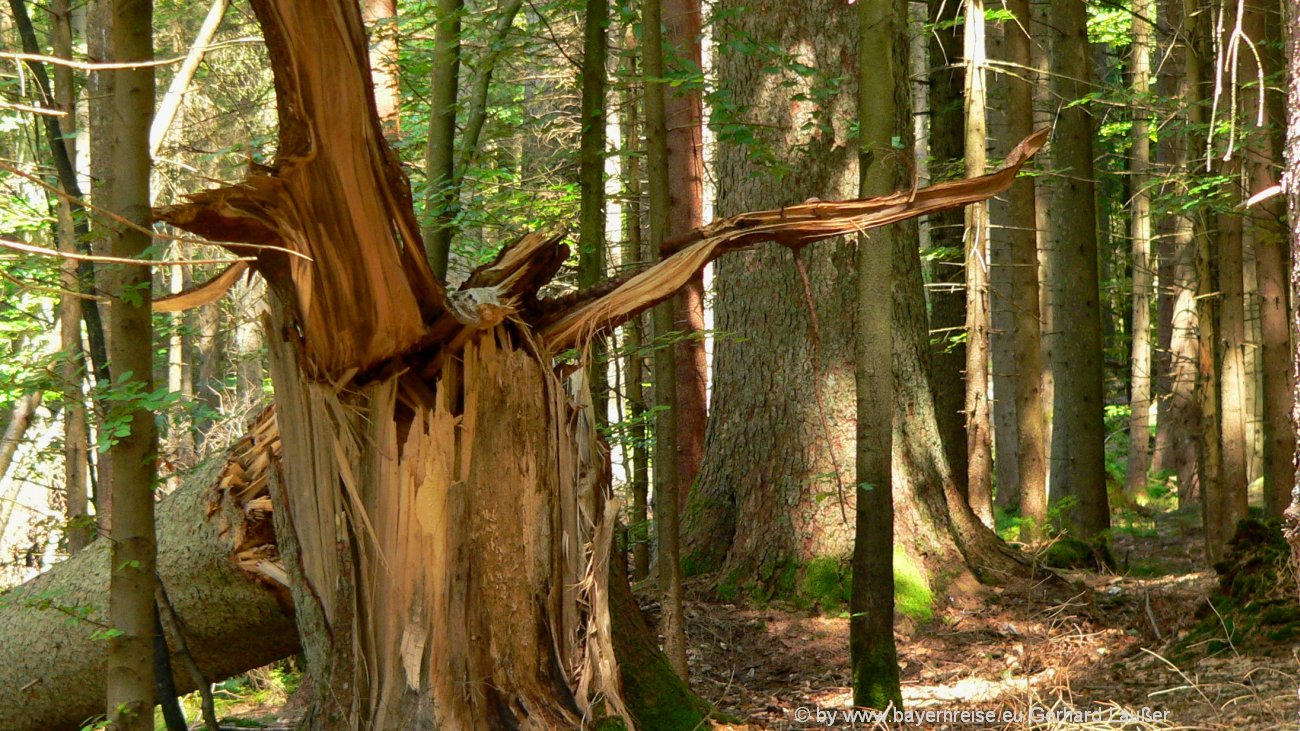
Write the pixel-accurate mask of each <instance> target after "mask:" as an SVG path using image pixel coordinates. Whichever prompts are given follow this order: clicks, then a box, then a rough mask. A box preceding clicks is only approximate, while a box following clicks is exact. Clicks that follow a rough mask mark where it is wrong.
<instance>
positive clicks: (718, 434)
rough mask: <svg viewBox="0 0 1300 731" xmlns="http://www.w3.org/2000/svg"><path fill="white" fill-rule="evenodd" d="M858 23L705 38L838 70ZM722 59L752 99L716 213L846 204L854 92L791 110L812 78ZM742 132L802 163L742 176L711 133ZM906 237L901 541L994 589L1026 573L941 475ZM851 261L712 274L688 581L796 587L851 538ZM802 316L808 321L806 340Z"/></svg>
mask: <svg viewBox="0 0 1300 731" xmlns="http://www.w3.org/2000/svg"><path fill="white" fill-rule="evenodd" d="M727 7H728V6H726V4H725V3H724V5H723V6H722V7H721V9H722V10H724V11H725V10H726V9H727ZM855 13H856V9H855V8H853V7H852V6H844V5H842V4H836V3H826V4H825V6H824V7H823V6H822V5H816V6H815V7H811V8H810V7H809V6H806V5H800V6H796V5H783V6H780V7H779V8H778V7H776V6H771V7H769V8H768V10H767V11H766V12H764V13H743V14H727V13H724V15H725V16H726V17H727V21H726V24H724V27H722V28H720V29H719V32H720V33H721V34H722V36H721V37H722V38H723V40H724V41H725V39H726V38H728V37H730V34H732V33H735V32H737V31H739V32H745V33H749V34H751V37H753V38H757V39H760V40H762V41H764V42H767V41H771V42H774V43H777V44H778V45H779V46H780V47H782V48H787V49H798V53H799V56H798V57H799V58H800V60H801V62H802V63H805V64H806V65H808V66H810V67H813V68H823V69H838V68H840V67H839V65H838V64H840V63H841V58H842V56H841V54H842V52H843V49H844V48H851V47H853V46H854V41H855V38H856V32H857V24H856V23H855V22H851V21H854V20H856V18H855V17H854V14H855ZM732 24H739V27H738V28H737V27H734V26H733V25H732ZM720 47H722V48H727V45H726V43H725V42H724V43H722V44H720ZM719 63H720V73H721V74H722V76H723V78H728V79H730V80H731V93H732V94H733V95H734V98H736V99H749V100H753V102H754V103H753V106H752V107H746V108H745V109H743V110H741V111H740V112H739V113H740V114H741V116H739V117H735V118H723V119H719V124H720V125H721V127H722V129H723V130H724V134H722V135H721V137H720V144H719V156H718V165H719V173H720V174H719V181H720V183H721V186H720V188H719V190H718V193H719V206H720V209H721V210H722V211H724V212H726V211H734V210H740V209H743V208H745V207H749V206H759V205H764V204H767V205H772V206H781V205H783V204H787V203H789V202H791V201H793V200H800V199H803V198H806V197H807V196H809V195H816V196H818V197H822V196H827V195H842V194H844V191H845V189H846V187H847V186H850V185H854V184H855V181H854V178H855V177H856V176H855V175H854V173H855V172H856V170H855V169H854V166H853V165H852V159H851V158H848V157H847V155H846V154H845V153H847V152H848V151H851V150H852V146H851V145H847V144H846V143H845V141H846V140H847V139H848V129H847V124H846V122H847V120H850V119H852V118H853V116H852V115H853V114H854V113H855V112H854V110H853V109H851V108H842V107H841V105H843V104H845V102H847V101H849V100H852V99H853V98H854V92H855V90H854V89H853V88H851V86H852V85H851V84H849V83H848V82H847V81H844V80H840V81H839V83H838V85H837V87H836V88H837V90H838V91H837V93H836V94H834V95H830V97H829V98H830V99H831V100H832V101H830V102H829V105H828V106H825V107H817V105H814V104H812V103H811V102H800V101H795V102H793V103H789V102H787V101H786V99H787V94H791V95H792V94H796V93H803V94H806V95H807V96H808V97H809V98H818V95H819V94H821V93H822V92H821V91H820V90H817V89H809V88H801V85H803V84H808V83H811V82H812V81H815V80H816V79H815V78H811V79H810V78H809V77H800V78H798V79H791V80H789V81H791V82H793V83H794V85H795V86H794V88H789V87H786V86H783V85H782V83H783V80H782V79H780V78H776V77H774V76H767V75H765V74H764V73H763V72H762V69H763V68H764V67H765V66H767V65H768V61H767V60H765V59H763V58H756V57H754V56H752V55H750V54H744V53H739V52H736V53H724V54H723V55H722V56H721V57H720V59H719ZM807 122H812V124H807V125H806V124H805V123H807ZM738 124H756V125H757V126H756V127H755V128H754V129H755V134H757V135H758V140H757V142H755V143H754V144H756V145H758V146H759V149H762V150H770V151H774V152H776V153H777V154H779V153H780V151H783V150H801V151H802V152H803V154H801V155H797V156H795V155H792V156H790V157H788V158H778V159H777V160H775V161H773V162H774V163H775V167H774V168H769V169H762V170H759V171H755V169H754V167H753V165H752V161H751V148H750V147H749V146H748V145H744V144H737V143H735V142H733V141H729V140H730V138H729V137H728V136H727V134H726V133H725V130H727V129H733V130H734V129H735V125H738ZM728 125H730V127H729V126H728ZM903 149H907V148H906V146H904V148H903ZM902 154H906V153H902ZM764 155H766V152H765V153H764ZM760 159H762V156H760ZM756 173H759V174H756ZM787 210H788V209H787ZM909 236H910V237H911V238H909V240H908V241H907V242H906V243H899V244H896V245H897V246H898V247H899V250H898V251H896V252H895V257H896V258H895V262H896V266H898V267H899V270H898V271H896V272H895V279H894V281H895V285H896V286H895V289H894V307H895V308H896V315H895V322H896V323H897V328H898V329H897V330H896V332H895V353H894V373H895V378H896V379H897V381H896V383H897V391H896V394H895V395H896V399H895V407H894V408H895V409H896V410H897V411H896V415H897V418H898V422H897V423H898V424H900V425H902V424H906V425H907V428H906V429H902V428H900V429H899V430H898V431H897V433H896V434H895V441H894V449H895V454H894V460H893V462H894V473H895V480H894V505H895V506H896V509H897V511H898V513H897V515H896V518H895V520H896V531H897V534H898V536H899V540H898V544H899V545H900V546H901V547H902V548H901V550H902V551H903V552H904V553H905V554H906V555H907V556H908V558H909V559H910V560H911V561H913V562H914V563H915V564H917V565H918V566H923V567H924V568H925V569H927V570H929V571H931V572H932V573H933V575H934V576H935V577H936V581H937V580H938V577H945V578H948V577H953V576H954V574H953V572H952V567H953V566H963V565H966V566H969V567H970V568H971V569H972V570H975V571H976V572H977V573H981V574H982V575H984V576H986V577H990V578H991V577H993V576H994V575H995V574H996V572H997V571H1001V570H1006V571H1011V572H1015V571H1023V566H1021V565H1020V563H1019V562H1018V561H1017V560H1015V559H1014V558H1010V557H1008V556H1007V555H1006V554H1005V553H1003V549H1004V547H1003V546H1002V544H1001V542H1000V541H999V540H998V539H997V537H996V536H995V535H994V534H992V533H991V532H989V531H988V530H987V529H985V528H984V527H983V526H981V525H980V524H979V521H978V520H977V519H975V517H974V515H973V513H972V512H971V511H970V509H969V507H967V505H966V501H965V499H964V497H962V496H961V495H960V493H958V492H957V486H956V484H955V483H954V482H953V480H952V477H951V473H950V470H949V466H948V461H947V456H946V454H945V452H944V447H943V443H942V440H941V438H940V436H939V431H938V424H937V421H936V420H935V406H934V396H933V394H934V390H933V386H932V382H931V380H930V364H929V358H930V338H929V320H928V317H927V314H926V307H925V299H924V294H923V290H922V281H921V271H920V258H919V253H918V250H917V246H916V238H915V233H912V234H909ZM851 254H852V252H851V251H850V250H849V249H848V248H847V247H845V246H843V245H842V244H838V243H837V244H828V245H825V246H822V247H820V248H819V249H817V250H816V252H815V255H813V252H811V251H810V252H809V254H808V255H806V256H805V257H804V262H805V264H806V269H807V273H808V282H809V286H808V289H810V290H811V297H809V295H808V294H807V293H806V291H805V289H804V286H803V284H802V277H801V275H800V272H799V270H798V269H797V268H796V267H795V266H794V262H792V261H791V258H790V256H789V255H788V254H786V253H785V252H783V251H780V250H779V249H776V248H775V247H771V246H768V247H763V248H759V249H757V250H755V251H753V252H746V253H743V254H739V255H737V256H732V257H728V258H727V259H724V260H721V261H720V262H719V264H718V268H717V272H718V275H717V276H718V278H717V281H718V285H717V286H718V298H717V321H716V325H715V326H716V327H717V329H718V330H719V331H722V332H727V333H731V334H732V337H728V338H720V339H719V341H718V343H717V346H716V348H715V354H714V358H715V361H714V364H715V365H714V368H715V370H714V374H715V380H714V383H715V386H714V389H715V391H714V393H715V394H716V396H717V398H716V399H715V401H714V403H715V404H716V407H715V410H714V411H713V413H712V414H711V416H710V420H709V436H708V447H707V449H706V454H705V461H704V468H703V471H702V472H701V476H700V480H699V483H698V485H697V489H696V493H695V495H694V496H693V497H692V499H691V502H690V507H689V509H688V510H687V514H686V519H685V525H686V534H685V537H684V539H685V540H684V551H683V552H684V554H685V561H686V562H687V567H688V569H689V573H702V572H707V571H718V570H720V576H719V583H718V587H719V589H720V590H740V591H746V592H748V593H751V594H752V595H759V596H768V595H772V594H773V593H778V592H780V593H786V594H789V593H793V592H795V591H797V590H798V586H797V585H798V577H799V575H800V573H801V570H802V567H803V566H805V565H807V564H808V563H809V562H811V561H813V560H814V559H817V558H823V559H830V560H832V561H835V562H843V561H844V560H845V559H846V557H847V556H848V555H849V552H850V551H849V549H850V544H851V540H852V529H851V527H850V526H849V524H848V521H847V520H846V516H847V514H848V512H849V511H850V510H852V509H853V506H852V503H851V499H852V495H851V493H852V490H851V489H847V490H845V491H844V503H843V504H844V512H841V509H840V505H841V500H840V496H841V491H840V489H839V488H840V485H849V484H850V483H851V480H850V479H848V478H847V476H848V475H851V474H853V472H852V470H853V469H854V467H853V464H854V463H853V460H852V459H851V457H852V451H851V449H849V447H850V445H851V444H852V440H853V433H852V432H851V431H849V428H850V426H851V425H852V424H853V417H852V412H851V409H852V408H853V406H852V404H853V401H852V399H851V398H850V393H851V390H850V389H851V384H852V379H851V377H850V376H851V373H852V363H853V356H852V353H851V343H852V331H851V328H850V327H849V323H847V322H845V321H844V320H845V318H838V317H834V316H830V315H828V314H827V313H835V312H843V311H846V308H852V307H853V303H852V302H851V301H845V300H846V298H848V296H849V295H850V294H851V293H852V291H853V289H852V280H851V276H853V274H854V267H853V261H852V260H853V257H852V256H851ZM810 300H811V305H812V307H811V309H810ZM812 313H817V314H818V315H820V317H818V318H817V322H818V327H817V328H815V329H814V328H813V326H812V319H811V315H812ZM814 337H815V340H814V339H813V338H814ZM814 361H815V362H816V364H817V367H816V369H815V370H814V369H813V367H812V366H813V362H814ZM828 433H829V438H828V436H827V435H828ZM832 452H833V453H834V455H835V456H834V459H832V458H831V454H832ZM837 476H838V477H839V479H838V480H837V479H836V477H837ZM962 556H964V557H965V559H966V562H962V559H961V557H962ZM841 565H842V563H841ZM993 567H997V568H993ZM985 569H993V570H991V571H987V572H986V571H985Z"/></svg>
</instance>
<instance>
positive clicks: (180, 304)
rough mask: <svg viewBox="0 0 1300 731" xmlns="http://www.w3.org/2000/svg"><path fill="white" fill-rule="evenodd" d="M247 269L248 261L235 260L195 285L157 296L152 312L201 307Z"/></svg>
mask: <svg viewBox="0 0 1300 731" xmlns="http://www.w3.org/2000/svg"><path fill="white" fill-rule="evenodd" d="M246 271H248V262H245V261H237V262H235V263H234V264H231V265H230V266H228V267H226V269H225V271H223V272H221V273H220V274H218V275H217V276H215V277H213V278H211V279H209V280H208V281H206V282H204V283H203V284H200V285H199V286H197V287H192V288H190V289H187V290H185V291H183V292H178V293H177V294H171V295H167V296H166V297H159V298H158V299H156V300H154V301H153V311H154V312H181V311H184V310H190V309H194V308H195V307H202V306H203V305H207V304H211V303H213V302H216V301H217V300H219V299H221V298H222V297H224V296H225V294H226V292H229V291H230V288H231V287H233V286H235V282H238V281H239V277H240V276H241V275H243V273H244V272H246Z"/></svg>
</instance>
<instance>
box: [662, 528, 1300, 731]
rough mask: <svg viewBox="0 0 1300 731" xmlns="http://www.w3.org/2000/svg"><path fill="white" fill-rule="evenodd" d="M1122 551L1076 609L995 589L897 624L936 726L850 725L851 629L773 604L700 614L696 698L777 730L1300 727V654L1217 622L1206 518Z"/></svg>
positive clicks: (1143, 536) (916, 687)
mask: <svg viewBox="0 0 1300 731" xmlns="http://www.w3.org/2000/svg"><path fill="white" fill-rule="evenodd" d="M1113 546H1114V552H1115V555H1116V561H1117V563H1118V564H1119V566H1120V570H1119V573H1105V574H1103V573H1097V572H1088V571H1072V572H1063V574H1064V576H1065V577H1066V578H1067V579H1069V580H1070V581H1071V582H1073V583H1074V586H1075V587H1076V588H1077V591H1076V592H1074V594H1073V595H1070V591H1068V590H1067V591H1065V592H1061V591H1059V589H1058V590H1056V591H1052V592H1047V593H1046V595H1045V593H1044V592H1043V591H1041V590H1040V587H1036V586H1009V587H1000V588H999V587H995V588H991V589H987V590H986V591H985V593H983V594H982V595H981V596H975V597H965V598H964V599H961V600H957V601H954V602H952V603H950V605H949V606H947V607H936V610H935V614H934V617H933V619H931V620H929V621H927V622H925V623H922V624H915V623H913V622H911V621H908V620H902V621H900V622H899V627H898V631H897V642H898V649H899V661H900V665H901V667H902V680H903V700H904V709H905V710H911V711H917V712H921V711H926V710H929V711H932V712H934V713H935V715H934V716H932V717H931V718H930V719H925V718H914V719H911V722H907V720H906V719H904V722H902V723H894V724H888V725H884V724H876V725H873V724H871V723H855V722H853V719H851V718H846V716H845V711H847V710H849V707H850V706H851V701H852V689H851V687H850V677H851V676H850V671H849V663H848V653H847V647H848V644H849V629H848V619H847V618H846V617H845V616H832V615H830V614H827V613H820V614H817V613H810V612H806V611H798V610H796V609H794V608H793V607H790V606H783V605H781V604H780V603H777V602H773V603H771V604H770V605H768V606H764V607H753V606H738V605H730V604H721V605H720V604H709V603H705V602H700V601H693V602H688V604H687V609H686V613H687V619H688V632H689V636H690V639H691V650H690V660H691V671H692V684H693V686H694V687H695V689H696V690H697V691H699V692H700V693H701V694H702V695H704V696H705V697H707V698H708V699H709V700H711V701H712V702H714V703H715V704H716V705H717V706H718V707H719V708H721V709H722V710H724V711H726V712H728V713H730V714H734V715H735V716H738V717H741V718H745V719H747V720H748V721H749V723H750V724H751V726H749V728H751V729H770V730H771V731H781V730H784V729H810V728H827V727H833V728H834V727H838V728H873V727H879V728H926V729H936V730H937V729H945V728H951V729H959V728H960V729H1043V730H1047V729H1099V730H1100V729H1126V730H1130V729H1131V730H1138V729H1239V730H1245V729H1251V730H1254V729H1292V730H1294V729H1297V728H1300V696H1297V691H1298V689H1300V642H1297V641H1295V640H1292V641H1290V642H1268V641H1247V640H1252V639H1259V638H1243V637H1240V636H1239V635H1242V634H1243V633H1244V632H1245V631H1246V630H1242V629H1238V628H1237V627H1236V626H1235V624H1234V622H1233V621H1232V619H1231V618H1227V619H1224V620H1222V621H1220V620H1219V618H1218V617H1217V616H1216V615H1215V611H1214V609H1212V608H1211V605H1210V603H1209V601H1208V597H1209V596H1210V595H1211V593H1212V591H1213V590H1214V588H1215V586H1216V583H1217V579H1216V577H1215V575H1214V573H1213V572H1211V571H1208V570H1205V569H1204V568H1202V566H1203V558H1202V556H1203V535H1202V531H1201V527H1200V517H1199V514H1198V513H1195V512H1191V511H1183V512H1169V513H1156V514H1154V515H1150V516H1147V517H1146V518H1145V519H1142V518H1140V517H1139V518H1138V520H1136V521H1135V522H1133V523H1130V524H1129V525H1128V526H1123V525H1121V527H1120V529H1119V530H1117V531H1116V532H1115V537H1114V541H1113ZM1288 588H1289V590H1291V591H1294V585H1293V584H1292V585H1290V587H1288ZM837 614H842V613H837ZM1207 618H1208V619H1207ZM1207 628H1208V629H1207ZM1251 631H1257V629H1256V630H1251ZM1216 640H1218V641H1216ZM1224 640H1227V641H1224ZM1144 709H1145V710H1144ZM819 711H820V714H819ZM963 711H966V712H969V713H971V714H972V715H970V716H968V717H967V718H968V720H967V721H966V722H961V720H960V716H956V715H953V714H960V713H961V712H963ZM975 712H979V713H981V714H984V715H982V716H975V715H973V714H974V713H975ZM945 714H946V715H945ZM949 720H953V721H955V722H948V721H949ZM733 728H737V727H733ZM739 728H744V727H739Z"/></svg>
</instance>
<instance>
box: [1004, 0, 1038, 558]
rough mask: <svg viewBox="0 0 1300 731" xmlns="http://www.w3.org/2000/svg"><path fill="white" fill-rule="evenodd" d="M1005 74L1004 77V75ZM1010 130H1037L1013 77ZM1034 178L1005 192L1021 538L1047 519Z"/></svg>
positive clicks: (1023, 4) (1014, 31)
mask: <svg viewBox="0 0 1300 731" xmlns="http://www.w3.org/2000/svg"><path fill="white" fill-rule="evenodd" d="M1007 7H1008V9H1009V10H1010V11H1011V12H1012V13H1013V14H1014V15H1015V17H1016V18H1017V19H1019V21H1020V22H1019V24H1018V25H1015V26H1009V27H1008V28H1007V29H1006V30H1005V33H1006V36H1005V39H1006V40H1005V44H1006V50H1007V60H1008V61H1009V62H1011V63H1013V64H1017V65H1019V66H1021V67H1029V66H1030V64H1031V63H1032V58H1031V51H1030V42H1031V38H1030V35H1029V31H1028V29H1029V24H1030V22H1031V21H1030V12H1029V1H1028V0H1010V2H1009V3H1008V5H1007ZM1004 78H1006V77H1004ZM1008 84H1009V88H1008V90H1007V134H1008V136H1010V137H1011V138H1012V139H1015V138H1016V137H1017V136H1022V135H1027V134H1029V133H1030V132H1031V131H1032V130H1033V113H1034V110H1033V89H1032V87H1031V85H1030V84H1029V83H1028V82H1027V81H1025V80H1023V79H1018V78H1009V81H1008ZM1034 180H1035V178H1033V177H1028V176H1026V177H1023V178H1020V179H1019V180H1017V181H1016V183H1015V184H1014V185H1012V186H1011V190H1010V191H1009V192H1008V195H1007V198H1008V200H1007V227H1008V229H1009V233H1008V234H1007V235H1008V238H1009V239H1010V248H1011V263H1012V266H1013V270H1012V275H1011V276H1012V292H1013V295H1012V309H1013V311H1014V321H1015V333H1014V336H1013V337H1014V344H1015V360H1016V375H1015V400H1016V409H1015V412H1016V434H1017V438H1018V441H1017V444H1016V460H1017V467H1018V469H1017V474H1018V475H1019V478H1020V484H1019V487H1018V490H1017V492H1018V493H1019V498H1020V500H1019V508H1020V517H1021V518H1022V520H1023V522H1022V523H1021V526H1020V539H1021V540H1024V541H1032V540H1034V539H1036V538H1037V537H1039V536H1040V535H1041V531H1042V529H1043V527H1044V525H1045V523H1046V520H1047V433H1046V427H1047V424H1046V417H1045V415H1044V413H1043V358H1042V325H1041V322H1040V320H1039V316H1038V315H1039V286H1038V232H1037V230H1036V227H1037V210H1036V209H1037V206H1036V204H1035V196H1036V193H1035V185H1034ZM1000 398H1001V397H1000Z"/></svg>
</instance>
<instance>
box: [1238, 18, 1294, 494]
mask: <svg viewBox="0 0 1300 731" xmlns="http://www.w3.org/2000/svg"><path fill="white" fill-rule="evenodd" d="M1243 26H1244V27H1243V30H1244V32H1245V33H1246V35H1247V37H1249V38H1250V39H1251V40H1252V41H1254V42H1255V46H1256V48H1257V49H1259V53H1260V59H1261V61H1263V72H1264V74H1265V78H1266V79H1267V78H1269V77H1271V76H1273V75H1275V74H1277V73H1280V72H1281V71H1282V63H1281V58H1280V57H1279V48H1280V46H1281V29H1282V19H1281V18H1280V17H1279V14H1278V8H1277V6H1276V4H1267V3H1263V2H1259V1H1258V0H1251V1H1250V2H1247V3H1246V15H1245V18H1244V21H1243ZM1243 57H1244V58H1245V59H1247V70H1246V71H1245V72H1244V73H1243V75H1242V78H1249V79H1253V78H1257V76H1256V74H1253V73H1250V72H1249V69H1250V67H1251V66H1252V65H1253V63H1254V61H1253V59H1254V56H1253V55H1252V54H1245V55H1244V56H1243ZM1257 70H1258V69H1257ZM1258 93H1259V90H1257V89H1251V90H1248V91H1246V92H1245V93H1244V94H1243V95H1242V97H1243V101H1244V102H1245V106H1246V110H1247V111H1246V117H1247V118H1248V119H1252V120H1259V121H1262V124H1260V125H1259V126H1258V127H1257V128H1254V129H1251V130H1250V131H1249V134H1250V136H1249V137H1248V139H1247V153H1246V155H1247V156H1246V166H1247V178H1248V180H1249V186H1250V187H1249V189H1248V190H1247V191H1246V192H1247V193H1248V194H1249V196H1250V197H1254V196H1255V195H1257V194H1260V193H1263V192H1265V191H1266V190H1267V189H1269V188H1270V187H1272V186H1273V185H1274V184H1275V183H1276V181H1277V168H1278V163H1279V162H1280V160H1281V152H1282V151H1281V149H1279V148H1278V145H1277V144H1276V142H1277V140H1278V135H1277V134H1276V129H1277V127H1278V126H1279V125H1282V124H1284V123H1285V114H1286V112H1285V109H1284V103H1285V97H1284V96H1283V95H1282V94H1279V93H1277V92H1276V91H1275V90H1274V89H1273V87H1272V85H1268V86H1267V88H1266V89H1265V90H1264V91H1263V93H1264V95H1265V98H1264V104H1263V105H1262V107H1261V106H1260V105H1259V97H1258V95H1257V94H1258ZM1261 115H1262V116H1261ZM1285 207H1286V202H1285V200H1284V199H1283V198H1282V197H1280V196H1273V197H1271V198H1269V199H1267V200H1265V201H1262V202H1260V203H1257V204H1256V205H1255V206H1254V207H1253V208H1251V209H1250V210H1249V212H1248V213H1249V218H1248V222H1249V225H1250V231H1251V234H1252V238H1253V239H1254V243H1255V258H1256V276H1257V278H1258V286H1259V302H1260V305H1259V321H1260V336H1261V337H1260V340H1261V347H1260V351H1261V352H1260V369H1261V371H1262V378H1263V384H1264V388H1263V398H1262V401H1263V415H1264V418H1263V430H1264V512H1265V514H1266V515H1268V516H1270V517H1273V518H1281V517H1282V513H1283V511H1285V510H1286V507H1287V505H1288V504H1290V502H1291V487H1292V485H1293V484H1294V476H1295V475H1294V472H1295V463H1294V459H1295V432H1294V431H1293V430H1292V427H1291V411H1292V409H1293V407H1294V403H1293V401H1294V398H1295V396H1294V391H1295V387H1294V384H1293V383H1292V380H1291V362H1290V357H1291V354H1290V347H1289V346H1290V340H1291V331H1290V327H1289V313H1290V308H1289V305H1290V302H1289V298H1288V296H1287V290H1286V268H1287V258H1288V257H1287V254H1288V247H1287V241H1286V236H1285V234H1284V231H1285V224H1284V222H1283V218H1282V216H1283V214H1284V212H1285Z"/></svg>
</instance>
